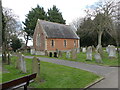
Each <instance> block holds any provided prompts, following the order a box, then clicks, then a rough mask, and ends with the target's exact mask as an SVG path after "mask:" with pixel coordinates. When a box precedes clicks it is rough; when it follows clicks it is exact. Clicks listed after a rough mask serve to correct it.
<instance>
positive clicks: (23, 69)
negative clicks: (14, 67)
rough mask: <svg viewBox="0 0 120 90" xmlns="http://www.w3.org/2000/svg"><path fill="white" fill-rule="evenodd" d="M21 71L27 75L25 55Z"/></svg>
mask: <svg viewBox="0 0 120 90" xmlns="http://www.w3.org/2000/svg"><path fill="white" fill-rule="evenodd" d="M21 70H22V72H24V73H26V62H25V60H24V55H22V59H21Z"/></svg>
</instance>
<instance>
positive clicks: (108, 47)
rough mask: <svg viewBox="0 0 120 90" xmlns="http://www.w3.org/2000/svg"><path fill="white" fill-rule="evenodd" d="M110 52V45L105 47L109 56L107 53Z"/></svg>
mask: <svg viewBox="0 0 120 90" xmlns="http://www.w3.org/2000/svg"><path fill="white" fill-rule="evenodd" d="M109 50H110V45H108V46H107V47H106V52H107V53H108V54H109V52H110V51H109Z"/></svg>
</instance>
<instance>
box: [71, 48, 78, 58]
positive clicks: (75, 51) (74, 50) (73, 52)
mask: <svg viewBox="0 0 120 90" xmlns="http://www.w3.org/2000/svg"><path fill="white" fill-rule="evenodd" d="M76 58H77V50H76V49H73V50H72V59H76Z"/></svg>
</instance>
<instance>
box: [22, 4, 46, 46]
mask: <svg viewBox="0 0 120 90" xmlns="http://www.w3.org/2000/svg"><path fill="white" fill-rule="evenodd" d="M38 19H42V20H47V14H46V12H45V11H44V8H43V7H40V6H39V5H37V7H36V8H32V10H31V11H29V13H28V14H27V15H26V19H25V22H23V24H24V25H25V27H24V31H25V32H26V33H27V35H26V37H25V40H26V46H27V43H28V40H29V37H32V36H33V34H34V29H35V26H36V23H37V20H38Z"/></svg>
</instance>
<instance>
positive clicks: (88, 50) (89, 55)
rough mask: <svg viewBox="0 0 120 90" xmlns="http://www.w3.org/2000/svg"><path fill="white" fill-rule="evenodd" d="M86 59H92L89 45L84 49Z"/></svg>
mask: <svg viewBox="0 0 120 90" xmlns="http://www.w3.org/2000/svg"><path fill="white" fill-rule="evenodd" d="M86 60H92V47H91V46H89V47H88V48H87V51H86Z"/></svg>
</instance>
